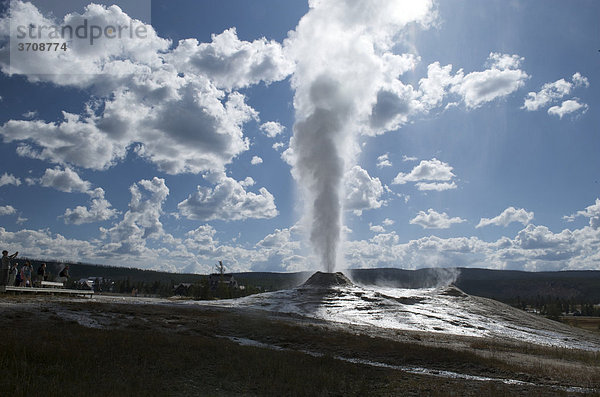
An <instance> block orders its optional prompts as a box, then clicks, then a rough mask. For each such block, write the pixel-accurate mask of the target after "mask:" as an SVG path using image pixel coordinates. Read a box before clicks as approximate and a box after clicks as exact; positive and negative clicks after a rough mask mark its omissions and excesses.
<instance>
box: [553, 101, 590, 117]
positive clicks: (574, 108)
mask: <svg viewBox="0 0 600 397" xmlns="http://www.w3.org/2000/svg"><path fill="white" fill-rule="evenodd" d="M587 110H588V105H586V104H585V103H579V102H578V100H577V98H574V99H569V100H567V101H564V102H563V103H562V104H561V105H560V106H552V107H551V108H550V109H548V114H550V115H554V116H558V117H559V118H561V119H562V118H563V116H565V115H567V114H571V113H575V112H580V114H583V113H585V112H587Z"/></svg>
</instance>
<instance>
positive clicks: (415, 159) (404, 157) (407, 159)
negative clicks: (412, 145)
mask: <svg viewBox="0 0 600 397" xmlns="http://www.w3.org/2000/svg"><path fill="white" fill-rule="evenodd" d="M417 160H418V158H417V157H412V156H407V155H405V154H403V155H402V161H417Z"/></svg>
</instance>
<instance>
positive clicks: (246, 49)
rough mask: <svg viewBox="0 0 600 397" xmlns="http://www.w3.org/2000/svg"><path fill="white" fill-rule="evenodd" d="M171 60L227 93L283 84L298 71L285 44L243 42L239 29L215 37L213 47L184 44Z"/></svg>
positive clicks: (177, 66) (183, 70) (262, 41)
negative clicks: (238, 34) (206, 77)
mask: <svg viewBox="0 0 600 397" xmlns="http://www.w3.org/2000/svg"><path fill="white" fill-rule="evenodd" d="M167 59H169V60H170V61H171V62H172V63H173V65H174V66H175V67H176V68H177V69H178V70H180V71H182V72H184V73H186V72H187V73H192V74H202V75H205V76H208V77H209V78H210V79H211V80H212V81H213V82H214V83H215V85H216V86H217V87H218V88H224V89H227V90H232V89H236V88H243V87H247V86H249V85H253V84H257V83H260V82H265V83H267V84H269V83H272V82H274V81H279V80H283V79H284V78H286V77H287V76H288V75H289V74H290V73H292V71H293V70H294V63H293V62H291V61H290V60H289V58H288V57H286V56H285V54H284V51H283V48H282V47H281V44H279V43H278V42H276V41H274V40H271V41H267V39H265V38H264V37H263V38H261V39H258V40H255V41H253V42H247V41H241V40H240V39H238V37H237V32H236V29H235V28H231V29H227V30H225V31H224V32H223V33H221V34H218V35H217V34H213V35H212V41H211V42H210V43H198V41H197V40H196V39H187V40H181V41H180V42H179V44H178V46H177V48H176V49H175V50H173V52H172V53H171V54H169V57H168V58H167Z"/></svg>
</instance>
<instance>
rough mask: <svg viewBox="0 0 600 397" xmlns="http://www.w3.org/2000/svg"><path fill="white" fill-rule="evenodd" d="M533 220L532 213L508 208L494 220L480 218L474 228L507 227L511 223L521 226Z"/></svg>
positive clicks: (521, 209)
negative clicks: (517, 223)
mask: <svg viewBox="0 0 600 397" xmlns="http://www.w3.org/2000/svg"><path fill="white" fill-rule="evenodd" d="M532 220H533V212H528V211H526V210H524V209H523V208H519V209H516V208H515V207H508V208H507V209H505V210H504V211H502V213H501V214H500V215H498V216H496V217H494V218H481V220H480V221H479V224H478V225H477V226H475V227H476V228H480V227H484V226H489V225H496V226H504V227H506V226H508V225H509V224H511V223H513V222H519V223H522V224H523V225H527V224H529V223H530V222H531V221H532Z"/></svg>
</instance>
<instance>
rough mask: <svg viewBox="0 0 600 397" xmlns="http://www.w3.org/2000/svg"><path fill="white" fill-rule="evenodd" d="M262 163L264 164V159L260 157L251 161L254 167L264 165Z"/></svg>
mask: <svg viewBox="0 0 600 397" xmlns="http://www.w3.org/2000/svg"><path fill="white" fill-rule="evenodd" d="M262 162H263V159H262V158H260V157H258V156H253V157H252V160H250V164H252V165H257V164H262Z"/></svg>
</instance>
